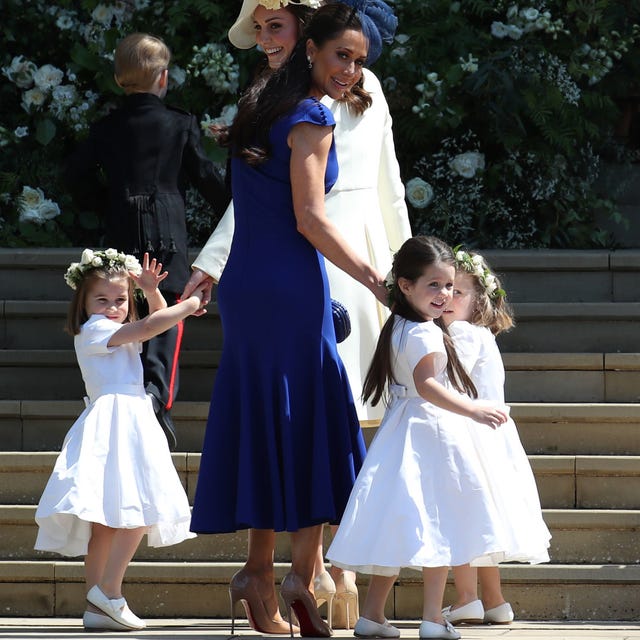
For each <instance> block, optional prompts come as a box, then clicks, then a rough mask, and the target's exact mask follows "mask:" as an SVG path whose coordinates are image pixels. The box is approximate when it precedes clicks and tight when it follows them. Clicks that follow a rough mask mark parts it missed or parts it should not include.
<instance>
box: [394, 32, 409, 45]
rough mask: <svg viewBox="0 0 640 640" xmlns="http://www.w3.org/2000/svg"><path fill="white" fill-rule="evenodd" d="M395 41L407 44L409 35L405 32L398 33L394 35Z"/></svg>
mask: <svg viewBox="0 0 640 640" xmlns="http://www.w3.org/2000/svg"><path fill="white" fill-rule="evenodd" d="M395 41H396V42H397V43H398V44H407V42H408V41H409V36H408V35H407V34H406V33H399V34H398V35H397V36H396V37H395Z"/></svg>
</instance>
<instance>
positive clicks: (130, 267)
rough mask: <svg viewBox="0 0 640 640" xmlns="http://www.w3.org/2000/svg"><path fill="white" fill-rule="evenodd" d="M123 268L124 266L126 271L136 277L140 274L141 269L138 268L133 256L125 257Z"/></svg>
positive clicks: (138, 265) (138, 264)
mask: <svg viewBox="0 0 640 640" xmlns="http://www.w3.org/2000/svg"><path fill="white" fill-rule="evenodd" d="M124 266H125V269H127V271H132V272H133V273H135V274H136V275H139V274H141V273H142V267H141V266H140V263H139V262H138V260H137V259H136V258H135V257H134V256H129V255H127V256H125V258H124Z"/></svg>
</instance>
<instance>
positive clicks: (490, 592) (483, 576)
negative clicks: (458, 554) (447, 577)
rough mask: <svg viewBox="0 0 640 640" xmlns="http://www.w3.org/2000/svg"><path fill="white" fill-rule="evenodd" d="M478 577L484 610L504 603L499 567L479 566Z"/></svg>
mask: <svg viewBox="0 0 640 640" xmlns="http://www.w3.org/2000/svg"><path fill="white" fill-rule="evenodd" d="M454 575H455V573H454ZM478 577H479V579H480V590H481V593H482V604H483V605H484V608H485V611H487V610H489V609H493V608H494V607H497V606H499V605H501V604H504V602H505V599H504V596H503V595H502V584H501V582H500V569H498V567H479V568H478Z"/></svg>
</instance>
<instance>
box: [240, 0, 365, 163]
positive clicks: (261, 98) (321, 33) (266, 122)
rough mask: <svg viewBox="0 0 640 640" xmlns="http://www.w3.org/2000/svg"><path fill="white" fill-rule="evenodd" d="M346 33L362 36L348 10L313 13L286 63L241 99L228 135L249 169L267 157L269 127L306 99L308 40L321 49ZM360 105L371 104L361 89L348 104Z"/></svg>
mask: <svg viewBox="0 0 640 640" xmlns="http://www.w3.org/2000/svg"><path fill="white" fill-rule="evenodd" d="M348 29H353V30H354V31H360V32H362V24H361V22H360V20H359V18H358V15H357V12H356V11H355V10H354V9H352V8H351V7H347V6H346V5H344V4H341V3H336V4H330V5H325V6H322V7H320V8H319V9H317V10H316V12H315V13H314V14H313V16H312V17H311V20H310V21H309V23H308V24H307V26H306V28H305V32H304V36H303V37H302V38H301V39H300V40H299V41H298V43H297V44H296V46H295V48H294V50H293V52H292V53H291V56H290V57H289V60H288V61H287V62H286V63H285V64H284V65H283V66H282V67H280V68H279V69H277V70H276V71H274V72H273V73H272V74H268V75H267V74H262V75H261V76H260V77H259V78H257V80H256V81H255V82H254V83H253V84H252V85H251V86H250V87H249V89H248V90H247V91H246V92H245V93H244V95H243V96H242V97H241V98H240V101H239V103H238V114H237V115H236V118H235V120H234V121H233V124H232V125H231V129H230V132H229V143H230V144H231V147H232V149H233V153H234V155H235V156H237V157H240V158H243V159H244V160H245V161H246V162H247V163H249V164H252V165H257V164H260V163H261V162H264V161H265V160H266V159H267V158H268V157H269V154H270V151H271V149H270V144H269V131H270V129H271V126H272V125H273V123H274V122H275V121H276V120H277V119H278V118H280V117H282V116H283V115H285V114H287V113H289V112H291V111H292V110H293V109H294V108H295V107H296V105H298V104H299V103H300V102H302V100H304V99H305V98H307V97H308V96H309V91H310V89H311V73H310V71H309V65H308V63H307V58H306V43H307V40H308V39H311V40H313V42H314V43H315V44H316V46H317V47H318V48H319V49H321V48H322V47H323V46H324V45H325V44H326V43H327V42H329V41H330V40H335V39H337V38H339V37H340V36H341V35H342V34H343V33H344V32H345V31H346V30H348ZM352 92H353V89H352ZM350 93H351V92H350ZM367 100H368V103H367ZM359 101H360V102H362V104H363V105H364V104H366V106H364V108H363V109H362V111H364V109H366V108H367V107H368V106H369V105H370V104H371V97H370V96H369V94H368V93H367V92H366V91H365V90H364V88H362V86H360V89H359V90H356V92H353V98H352V99H349V104H350V106H351V103H352V102H353V103H358V102H359ZM354 108H355V107H354Z"/></svg>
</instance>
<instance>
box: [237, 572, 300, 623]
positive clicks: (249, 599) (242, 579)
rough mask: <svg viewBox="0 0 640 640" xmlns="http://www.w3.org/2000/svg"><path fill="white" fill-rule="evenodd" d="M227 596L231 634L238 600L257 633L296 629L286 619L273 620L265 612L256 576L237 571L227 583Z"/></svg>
mask: <svg viewBox="0 0 640 640" xmlns="http://www.w3.org/2000/svg"><path fill="white" fill-rule="evenodd" d="M229 598H230V600H231V635H234V631H235V606H236V603H237V602H238V600H239V601H240V602H242V604H243V606H244V609H245V612H246V614H247V619H248V620H249V624H250V625H251V628H252V629H253V630H254V631H258V632H259V633H274V634H280V635H282V634H286V633H287V632H291V634H292V635H293V631H292V629H296V631H297V627H294V626H293V625H292V624H291V623H290V622H287V621H286V620H274V619H273V618H271V616H270V615H269V613H268V612H267V608H266V607H265V606H264V602H263V600H262V598H261V597H260V594H259V593H258V578H257V577H256V576H252V575H249V574H247V573H245V571H244V570H242V569H241V570H240V571H238V572H237V573H236V574H235V575H234V576H233V577H232V578H231V583H230V584H229Z"/></svg>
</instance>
